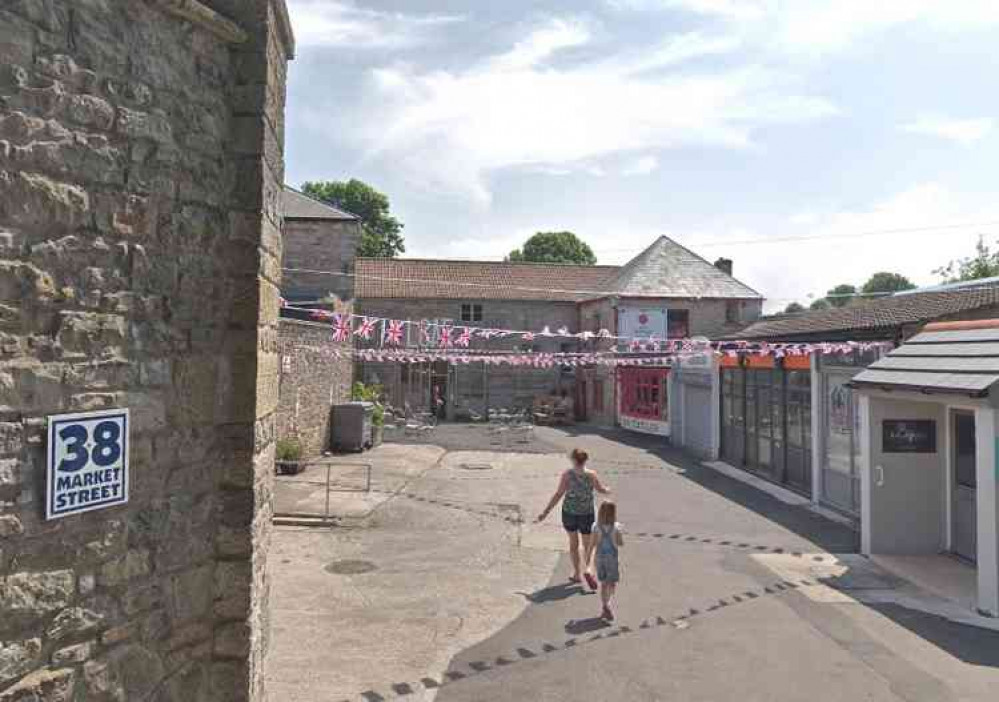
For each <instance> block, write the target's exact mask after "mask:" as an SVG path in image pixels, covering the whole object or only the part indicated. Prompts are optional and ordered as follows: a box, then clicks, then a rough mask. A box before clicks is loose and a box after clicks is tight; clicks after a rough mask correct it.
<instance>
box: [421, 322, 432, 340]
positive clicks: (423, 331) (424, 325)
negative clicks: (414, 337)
mask: <svg viewBox="0 0 999 702" xmlns="http://www.w3.org/2000/svg"><path fill="white" fill-rule="evenodd" d="M420 343H421V344H429V343H430V332H429V331H427V320H425V319H421V320H420Z"/></svg>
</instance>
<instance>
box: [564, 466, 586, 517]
mask: <svg viewBox="0 0 999 702" xmlns="http://www.w3.org/2000/svg"><path fill="white" fill-rule="evenodd" d="M562 511H563V512H565V513H566V514H576V515H579V514H593V479H592V478H591V477H590V476H589V474H587V473H580V472H578V471H577V470H575V469H572V470H570V471H569V487H568V488H567V489H566V491H565V499H564V500H562Z"/></svg>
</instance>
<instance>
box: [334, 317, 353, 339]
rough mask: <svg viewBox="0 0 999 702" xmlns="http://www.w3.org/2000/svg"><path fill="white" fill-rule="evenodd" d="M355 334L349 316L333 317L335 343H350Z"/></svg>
mask: <svg viewBox="0 0 999 702" xmlns="http://www.w3.org/2000/svg"><path fill="white" fill-rule="evenodd" d="M353 333H354V330H353V328H352V327H351V326H350V315H349V314H335V315H333V341H350V337H351V336H352V335H353Z"/></svg>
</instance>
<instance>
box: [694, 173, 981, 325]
mask: <svg viewBox="0 0 999 702" xmlns="http://www.w3.org/2000/svg"><path fill="white" fill-rule="evenodd" d="M996 202H999V193H976V194H971V193H962V192H958V191H955V190H952V189H950V188H948V187H946V186H944V185H942V184H940V183H935V182H930V183H922V184H919V185H915V186H913V187H911V188H908V189H906V190H903V191H901V192H898V193H895V194H894V195H891V196H889V197H887V198H885V199H883V200H881V201H879V202H874V203H872V204H870V205H868V206H866V207H857V208H850V209H843V210H840V211H833V212H826V213H824V214H817V213H809V216H808V220H809V222H808V224H807V226H805V227H802V226H800V225H799V226H796V227H795V228H794V229H791V230H788V231H787V234H782V233H781V232H779V231H778V232H774V231H770V232H766V233H760V232H757V233H755V234H751V235H749V236H748V237H746V236H745V235H741V236H740V235H732V236H726V237H724V238H722V239H721V240H720V243H718V244H717V245H712V246H710V247H701V248H699V247H698V245H697V242H696V241H692V242H691V243H692V244H693V246H692V248H693V249H694V250H695V251H700V252H701V253H704V252H707V253H709V254H715V253H717V254H718V255H726V256H729V257H731V258H733V259H735V262H736V273H737V274H739V273H740V271H741V275H740V277H741V278H742V279H743V280H745V281H746V282H747V283H749V284H750V285H752V286H754V287H756V288H757V289H758V290H760V291H761V292H762V293H763V294H764V295H765V296H766V297H768V298H770V299H771V302H770V303H769V305H768V309H769V310H774V309H777V308H781V309H782V308H783V307H784V306H786V305H787V303H788V302H790V301H791V300H797V301H799V302H802V303H807V302H808V299H809V298H808V297H807V296H808V295H809V294H813V295H815V296H816V297H821V296H822V295H823V294H824V293H825V292H826V291H827V290H830V289H831V288H833V287H835V286H836V285H838V284H840V283H853V284H855V285H861V284H863V283H864V282H865V281H866V280H867V279H868V278H869V277H870V276H871V274H873V273H875V272H877V271H879V270H889V271H894V272H898V273H901V274H903V275H905V276H907V277H908V278H909V279H910V280H912V282H914V283H916V284H917V285H930V284H934V283H937V282H939V277H938V276H935V275H934V274H933V271H934V270H935V269H937V268H939V267H941V266H943V265H945V264H946V263H947V262H948V261H950V260H951V259H954V258H960V257H963V256H968V255H970V254H971V252H972V249H973V246H974V242H975V241H977V239H978V236H979V235H985V236H986V239H987V240H991V239H994V238H995V236H994V235H995V234H999V226H997V225H996V224H991V225H990V224H988V223H996V222H999V206H997V205H996V204H995V203H996ZM802 224H805V222H802ZM955 225H959V226H955ZM975 225H981V226H975ZM933 227H938V228H933ZM803 229H804V231H802V230H803ZM900 229H901V230H907V231H897V230H900ZM990 233H991V234H992V235H993V236H990ZM783 236H790V237H815V239H814V240H813V239H809V240H797V241H794V240H790V241H780V239H781V238H782V237H783ZM766 237H773V238H774V239H775V241H774V242H773V243H772V244H762V245H761V244H738V243H735V242H738V241H743V240H744V239H745V238H749V239H759V238H766ZM725 238H727V239H729V240H730V241H732V242H733V243H731V244H725V243H724V239H725ZM714 241H715V242H719V239H717V238H716V239H714ZM701 249H703V250H701ZM778 256H779V257H783V258H784V259H786V260H789V261H795V262H797V263H796V264H795V265H782V264H779V263H777V261H779V258H777V257H778ZM809 262H811V263H809Z"/></svg>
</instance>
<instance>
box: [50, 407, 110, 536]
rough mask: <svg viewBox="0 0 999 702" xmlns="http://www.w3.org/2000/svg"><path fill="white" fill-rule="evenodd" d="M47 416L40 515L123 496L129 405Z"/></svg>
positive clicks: (55, 514) (59, 514)
mask: <svg viewBox="0 0 999 702" xmlns="http://www.w3.org/2000/svg"><path fill="white" fill-rule="evenodd" d="M48 419H49V442H48V459H47V466H46V487H45V518H46V519H58V518H60V517H67V516H69V515H71V514H80V513H82V512H90V511H92V510H95V509H105V508H107V507H114V506H116V505H123V504H126V503H127V502H128V450H129V445H128V431H129V422H128V410H127V409H115V410H102V411H99V412H80V413H77V414H59V415H53V416H51V417H49V418H48Z"/></svg>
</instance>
